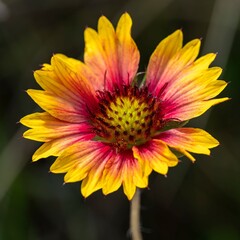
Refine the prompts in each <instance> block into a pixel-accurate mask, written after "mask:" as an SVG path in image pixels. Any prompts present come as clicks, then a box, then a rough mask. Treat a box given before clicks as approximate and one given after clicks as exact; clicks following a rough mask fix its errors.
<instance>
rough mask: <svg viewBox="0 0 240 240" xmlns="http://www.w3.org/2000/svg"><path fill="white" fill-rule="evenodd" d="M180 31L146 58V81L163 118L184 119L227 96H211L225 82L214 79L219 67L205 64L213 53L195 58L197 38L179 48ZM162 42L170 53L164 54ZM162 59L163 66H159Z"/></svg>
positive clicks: (223, 86)
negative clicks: (159, 100)
mask: <svg viewBox="0 0 240 240" xmlns="http://www.w3.org/2000/svg"><path fill="white" fill-rule="evenodd" d="M180 33H181V31H180V30H179V31H176V32H175V33H173V34H172V35H170V36H169V37H167V38H166V39H164V40H163V42H161V43H160V44H159V47H157V49H156V50H155V52H154V54H153V55H152V57H151V59H150V62H149V66H148V69H147V77H146V81H147V83H149V86H150V91H152V92H153V94H154V95H156V96H158V97H159V98H160V99H161V100H162V101H163V108H164V110H163V115H164V118H165V119H169V118H170V119H171V118H172V119H179V120H181V121H185V120H189V119H191V118H194V117H197V116H199V115H200V114H202V113H204V112H205V111H207V110H208V109H209V108H210V107H211V106H212V105H215V104H217V103H220V102H223V101H226V100H228V98H222V99H216V100H211V99H212V98H213V97H215V96H216V95H218V94H219V93H220V92H221V91H222V90H223V89H224V88H225V87H226V85H227V83H226V82H224V81H220V80H217V79H218V77H219V75H220V74H221V68H216V67H215V68H210V69H209V68H208V67H209V65H210V64H211V62H212V61H213V60H214V59H215V56H216V54H212V53H211V54H207V55H205V56H203V57H201V58H199V59H198V60H196V61H195V59H196V57H197V55H198V53H199V49H200V40H199V39H195V40H192V41H191V42H189V43H187V44H186V45H185V46H184V47H183V48H181V42H182V33H181V34H180ZM180 36H181V37H180ZM170 42H171V43H170ZM166 44H169V45H170V46H169V48H170V50H172V51H171V54H165V51H164V46H165V45H166ZM161 46H162V47H161ZM165 47H166V48H167V46H165ZM174 47H175V48H174ZM158 48H159V49H160V50H158ZM173 49H174V51H173ZM162 55H163V56H162ZM162 58H163V59H164V61H163V60H161V59H162ZM163 62H164V67H163V68H161V70H159V66H160V65H161V64H163Z"/></svg>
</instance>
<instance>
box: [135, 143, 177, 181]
mask: <svg viewBox="0 0 240 240" xmlns="http://www.w3.org/2000/svg"><path fill="white" fill-rule="evenodd" d="M133 155H134V157H135V158H136V159H138V161H139V162H140V163H141V165H147V167H144V168H143V169H145V171H146V172H144V174H145V175H147V176H148V175H149V174H150V173H151V169H153V170H154V171H156V172H158V173H160V174H164V175H165V174H167V172H168V167H174V166H176V165H177V164H178V159H177V157H176V156H175V155H174V154H173V153H172V152H171V151H170V149H169V148H168V146H167V145H166V144H165V143H164V142H163V141H161V140H158V139H153V140H151V141H149V142H147V143H145V144H144V145H141V146H135V147H133Z"/></svg>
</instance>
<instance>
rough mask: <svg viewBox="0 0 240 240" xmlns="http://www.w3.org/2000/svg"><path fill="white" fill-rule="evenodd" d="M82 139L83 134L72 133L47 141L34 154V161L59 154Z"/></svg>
mask: <svg viewBox="0 0 240 240" xmlns="http://www.w3.org/2000/svg"><path fill="white" fill-rule="evenodd" d="M81 139H82V137H81V136H78V135H77V136H76V135H70V136H67V137H62V138H57V139H55V140H52V141H50V142H46V143H44V144H43V145H42V146H41V147H40V148H38V150H37V151H36V152H35V153H34V154H33V156H32V161H34V162H35V161H37V160H39V159H41V158H47V157H49V156H59V155H60V154H61V153H62V152H63V151H64V150H65V149H66V148H67V147H68V146H71V145H72V144H74V143H75V142H76V141H78V140H81Z"/></svg>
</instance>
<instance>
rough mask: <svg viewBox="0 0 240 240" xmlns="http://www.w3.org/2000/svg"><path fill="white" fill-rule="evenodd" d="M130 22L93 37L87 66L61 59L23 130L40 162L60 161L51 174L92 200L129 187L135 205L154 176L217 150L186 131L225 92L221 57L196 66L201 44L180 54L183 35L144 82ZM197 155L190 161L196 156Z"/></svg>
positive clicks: (88, 34)
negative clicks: (33, 143)
mask: <svg viewBox="0 0 240 240" xmlns="http://www.w3.org/2000/svg"><path fill="white" fill-rule="evenodd" d="M131 26H132V20H131V18H130V16H129V15H128V14H127V13H124V14H123V15H122V16H121V18H120V20H119V22H118V24H117V27H116V30H115V29H114V27H113V26H112V24H111V23H110V22H109V20H108V19H107V18H106V17H104V16H102V17H100V19H99V22H98V31H95V30H93V29H91V28H86V30H85V33H84V39H85V51H84V61H83V62H81V61H78V60H75V59H72V58H68V57H66V56H64V55H62V54H56V55H54V56H53V57H52V59H51V64H44V65H43V67H42V69H40V70H37V71H35V72H34V76H35V79H36V81H37V83H38V84H39V85H40V86H41V87H42V89H43V90H32V89H30V90H27V93H28V94H29V95H30V96H31V98H32V99H33V100H34V101H35V102H36V103H37V104H38V105H39V106H40V107H41V108H42V109H43V110H44V112H40V113H33V114H30V115H27V116H25V117H23V118H22V119H21V120H20V121H21V123H22V124H23V125H25V126H27V127H29V128H30V129H29V130H27V131H26V132H25V133H24V137H25V138H28V139H32V140H35V141H40V142H44V143H43V145H42V146H41V147H40V148H39V149H38V150H37V151H36V152H35V153H34V155H33V161H37V160H39V159H40V158H46V157H48V156H57V159H56V161H55V162H54V163H53V164H52V166H51V168H50V171H51V172H53V173H66V175H65V177H64V181H65V182H66V183H68V182H76V181H82V184H81V192H82V195H83V196H84V197H87V196H89V195H90V194H91V193H93V192H94V191H97V190H99V189H102V192H103V194H105V195H106V194H109V193H111V192H114V191H116V190H117V189H119V187H120V186H121V185H123V190H124V193H125V194H126V196H127V197H128V199H132V197H133V195H134V193H135V191H136V187H139V188H145V187H147V186H148V177H149V175H150V173H151V172H152V170H154V171H156V172H158V173H160V174H164V175H165V174H167V172H168V168H169V167H174V166H176V165H177V164H178V157H177V156H178V154H177V153H180V154H182V155H185V156H187V157H188V158H189V159H190V160H192V161H194V160H195V158H194V157H193V156H192V154H191V153H198V154H207V155H209V154H210V150H209V149H210V148H213V147H216V146H217V145H218V144H219V143H218V141H217V140H216V139H214V138H213V137H212V136H211V135H210V134H208V133H207V132H205V131H204V130H201V129H197V128H187V127H183V125H184V124H185V123H186V122H187V121H188V120H189V119H191V118H195V117H197V116H199V115H201V114H202V113H204V112H205V111H206V110H208V109H209V108H210V107H211V106H213V105H215V104H218V103H221V102H223V101H226V100H227V99H228V98H219V99H214V97H215V96H217V95H218V94H219V93H220V92H221V91H222V90H223V89H224V88H225V87H226V85H227V84H226V82H225V81H222V80H218V77H219V75H220V74H221V68H219V67H211V68H210V67H209V65H210V64H211V63H212V61H213V60H214V58H215V56H216V54H213V53H210V54H207V55H204V56H202V57H200V58H198V59H196V58H197V56H198V53H199V48H200V40H199V39H194V40H192V41H190V42H189V43H187V44H186V45H184V46H183V45H182V42H183V34H182V31H181V30H177V31H175V32H174V33H173V34H171V35H170V36H168V37H167V38H165V39H164V40H163V41H161V42H160V43H159V45H158V46H157V48H156V50H155V51H154V52H153V54H152V56H151V58H150V61H149V64H148V66H147V69H146V74H145V76H144V77H143V78H142V81H140V80H139V79H138V78H139V74H137V71H138V64H139V59H140V54H139V51H138V48H137V46H136V44H135V42H134V41H133V39H132V37H131ZM190 152H191V153H190Z"/></svg>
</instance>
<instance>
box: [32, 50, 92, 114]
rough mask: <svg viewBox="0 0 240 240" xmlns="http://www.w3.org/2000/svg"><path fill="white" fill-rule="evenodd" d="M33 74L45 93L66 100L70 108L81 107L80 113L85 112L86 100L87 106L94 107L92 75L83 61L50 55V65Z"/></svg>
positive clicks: (60, 55) (59, 55)
mask: <svg viewBox="0 0 240 240" xmlns="http://www.w3.org/2000/svg"><path fill="white" fill-rule="evenodd" d="M34 76H35V79H36V81H37V82H38V84H39V85H40V86H41V87H42V88H43V89H44V90H45V92H46V94H50V95H51V96H53V97H54V96H56V98H57V99H62V101H63V102H68V105H71V106H72V108H82V111H81V112H82V113H81V114H82V115H86V114H87V113H86V111H87V110H86V109H85V105H86V101H87V102H88V107H89V108H92V109H94V108H95V107H96V97H95V90H94V88H93V86H92V81H93V80H92V79H93V76H94V75H93V74H92V73H91V71H90V70H89V69H88V67H87V66H86V65H85V64H84V63H82V62H80V61H78V60H75V59H72V58H68V57H66V56H64V55H62V54H56V55H54V56H53V57H52V60H51V65H48V64H45V65H44V66H43V68H42V69H40V70H37V71H35V72H34Z"/></svg>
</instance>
